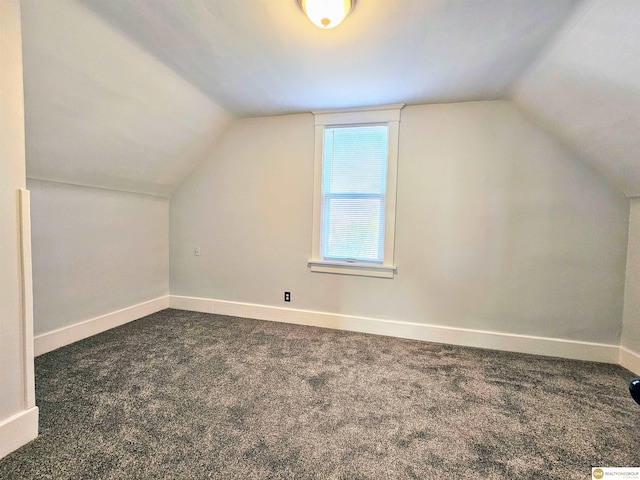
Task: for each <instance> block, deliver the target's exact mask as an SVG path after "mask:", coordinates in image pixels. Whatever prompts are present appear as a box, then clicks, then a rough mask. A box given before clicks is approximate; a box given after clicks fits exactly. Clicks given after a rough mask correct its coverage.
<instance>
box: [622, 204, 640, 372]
mask: <svg viewBox="0 0 640 480" xmlns="http://www.w3.org/2000/svg"><path fill="white" fill-rule="evenodd" d="M629 203H630V205H631V210H630V212H629V249H628V251H627V275H626V283H625V291H624V321H623V328H622V342H621V346H622V347H623V349H626V350H627V352H624V351H623V352H622V355H621V359H622V360H623V362H622V363H623V365H625V366H626V367H627V368H629V369H631V370H633V371H634V372H636V373H638V374H640V198H631V199H630V200H629ZM625 357H626V362H625V361H624V360H625Z"/></svg>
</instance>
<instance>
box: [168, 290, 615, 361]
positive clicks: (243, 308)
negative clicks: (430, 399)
mask: <svg viewBox="0 0 640 480" xmlns="http://www.w3.org/2000/svg"><path fill="white" fill-rule="evenodd" d="M169 305H170V307H171V308H175V309H178V310H189V311H195V312H204V313H216V314H219V315H231V316H235V317H244V318H255V319H258V320H270V321H276V322H284V323H295V324H299V325H309V326H314V327H324V328H332V329H337V330H349V331H354V332H362V333H372V334H376V335H387V336H392V337H400V338H408V339H412V340H423V341H429V342H437V343H448V344H451V345H461V346H465V347H478V348H488V349H492V350H505V351H509V352H519V353H531V354H535V355H546V356H552V357H561V358H570V359H575V360H588V361H594V362H605V363H616V364H617V363H618V362H619V347H618V345H606V344H601V343H591V342H580V341H575V340H565V339H558V338H546V337H534V336H528V335H516V334H510V333H499V332H490V331H483V330H471V329H465V328H456V327H443V326H438V325H426V324H421V323H411V322H399V321H392V320H383V319H378V318H367V317H355V316H350V315H339V314H333V313H324V312H316V311H311V310H297V309H292V308H282V307H273V306H268V305H257V304H251V303H240V302H229V301H223V300H214V299H208V298H195V297H184V296H179V295H171V296H170V300H169Z"/></svg>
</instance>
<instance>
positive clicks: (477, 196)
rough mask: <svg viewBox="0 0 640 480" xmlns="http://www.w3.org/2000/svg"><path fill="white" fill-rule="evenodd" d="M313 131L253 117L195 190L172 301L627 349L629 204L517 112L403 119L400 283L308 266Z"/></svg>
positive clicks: (226, 141) (189, 184) (179, 237)
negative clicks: (623, 337)
mask: <svg viewBox="0 0 640 480" xmlns="http://www.w3.org/2000/svg"><path fill="white" fill-rule="evenodd" d="M313 130H314V128H313V117H312V115H310V114H307V115H292V116H282V117H265V118H253V119H245V120H241V121H238V122H237V123H236V124H235V125H234V127H232V128H231V129H230V130H229V131H228V132H227V134H226V135H225V136H224V137H223V139H222V140H221V141H220V142H219V143H218V144H217V146H216V147H215V149H214V151H213V152H212V153H211V155H210V156H209V158H208V159H207V160H206V161H205V162H204V163H203V164H202V165H201V166H200V167H199V168H198V169H197V170H196V171H194V172H193V173H192V175H191V176H190V177H188V179H187V180H186V181H185V182H184V183H183V184H182V185H181V186H180V188H179V189H178V190H177V191H176V192H175V194H174V195H173V197H172V199H171V207H170V211H171V214H170V245H171V252H170V258H171V293H172V295H184V296H193V297H203V298H214V299H220V300H229V301H237V302H248V303H256V304H264V305H278V306H289V305H290V306H291V307H293V308H300V309H309V310H316V311H322V312H332V313H340V314H346V315H357V316H365V317H373V318H382V319H392V320H403V321H410V322H417V323H425V324H435V325H442V326H454V327H462V328H470V329H480V330H489V331H497V332H508V333H516V334H525V335H535V336H545V337H554V338H562V339H570V340H581V341H590V342H598V343H605V344H618V342H619V340H620V330H621V318H622V305H623V289H624V269H625V252H626V242H627V215H628V203H627V201H626V199H625V197H624V196H623V195H622V194H621V193H619V192H618V191H616V190H615V189H613V188H611V187H610V186H609V185H608V184H606V183H605V182H604V181H603V180H602V179H601V177H600V176H599V175H597V174H595V173H593V172H592V171H590V170H589V169H588V168H587V167H585V166H584V163H583V162H580V161H579V159H577V158H575V157H574V156H573V154H572V153H570V152H569V151H568V150H565V149H564V148H563V147H562V146H561V145H559V144H558V143H557V142H556V141H555V140H554V139H553V138H552V137H551V136H549V135H548V134H547V133H545V132H544V131H543V130H541V129H540V128H539V127H537V126H536V125H535V124H533V123H532V122H530V121H529V120H528V119H527V118H525V117H524V116H523V115H522V114H521V113H520V111H519V110H517V109H516V108H515V107H514V106H513V104H511V103H510V102H506V101H499V102H479V103H463V104H448V105H433V106H416V107H407V108H405V109H404V110H403V111H402V122H401V125H400V153H399V180H398V207H397V208H398V210H397V231H396V265H397V268H398V274H397V276H396V278H395V279H393V280H386V279H377V278H362V277H348V276H337V275H330V274H318V273H310V272H309V270H308V268H307V264H306V262H307V260H308V259H309V258H310V250H311V228H312V225H311V223H312V221H311V212H312V192H313V144H314V142H313V134H314V131H313ZM196 246H197V247H200V249H201V255H200V256H198V257H196V256H194V255H193V248H194V247H196ZM284 290H289V291H291V292H292V303H291V304H284V303H283V302H282V294H283V291H284Z"/></svg>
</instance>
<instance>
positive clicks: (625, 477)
mask: <svg viewBox="0 0 640 480" xmlns="http://www.w3.org/2000/svg"><path fill="white" fill-rule="evenodd" d="M591 478H592V480H601V479H604V480H609V479H610V480H640V467H592V468H591Z"/></svg>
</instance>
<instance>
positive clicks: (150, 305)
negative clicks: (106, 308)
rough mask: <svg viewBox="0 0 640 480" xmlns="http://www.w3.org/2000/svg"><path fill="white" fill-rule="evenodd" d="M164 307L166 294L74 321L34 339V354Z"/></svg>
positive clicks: (166, 304)
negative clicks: (78, 321) (80, 320)
mask: <svg viewBox="0 0 640 480" xmlns="http://www.w3.org/2000/svg"><path fill="white" fill-rule="evenodd" d="M165 308H169V296H168V295H165V296H163V297H158V298H155V299H153V300H149V301H148V302H143V303H139V304H137V305H133V306H131V307H127V308H123V309H121V310H116V311H115V312H111V313H107V314H105V315H100V316H99V317H95V318H91V319H89V320H86V321H83V322H80V323H75V324H73V325H69V326H68V327H63V328H60V329H58V330H54V331H52V332H47V333H42V334H40V335H37V336H36V337H35V339H34V348H35V354H36V356H38V355H42V354H43V353H47V352H50V351H52V350H55V349H57V348H60V347H64V346H65V345H69V344H71V343H73V342H77V341H79V340H83V339H85V338H88V337H91V336H92V335H96V334H98V333H102V332H104V331H106V330H110V329H112V328H115V327H119V326H120V325H124V324H125V323H129V322H132V321H134V320H138V319H139V318H142V317H145V316H147V315H151V314H152V313H156V312H159V311H160V310H164V309H165Z"/></svg>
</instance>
